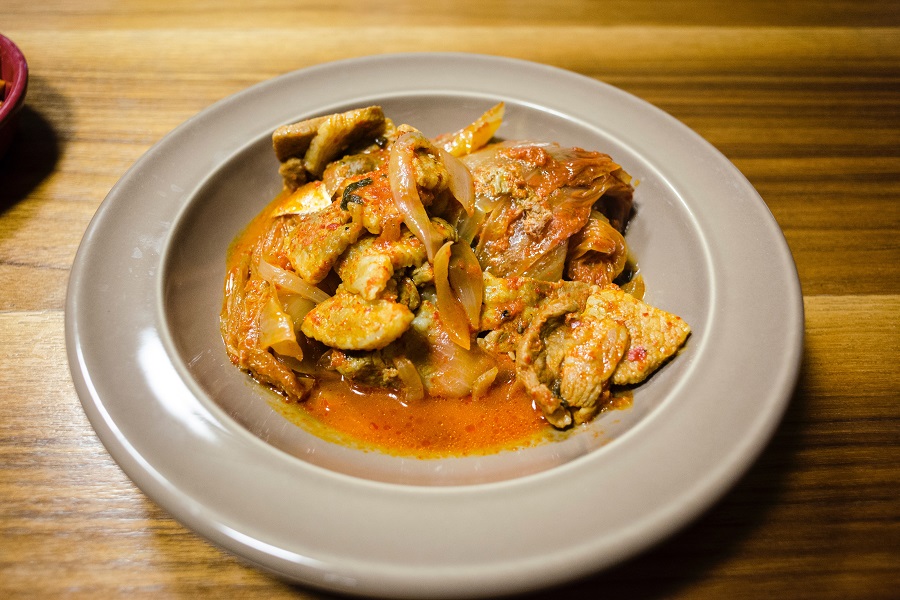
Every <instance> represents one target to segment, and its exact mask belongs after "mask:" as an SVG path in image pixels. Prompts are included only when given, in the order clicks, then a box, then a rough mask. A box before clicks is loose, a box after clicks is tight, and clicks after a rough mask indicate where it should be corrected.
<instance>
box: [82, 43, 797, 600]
mask: <svg viewBox="0 0 900 600" xmlns="http://www.w3.org/2000/svg"><path fill="white" fill-rule="evenodd" d="M499 100H503V101H504V102H506V104H507V116H506V120H505V123H504V125H503V127H502V128H501V130H500V132H499V135H500V136H501V137H505V138H532V139H540V140H547V141H558V142H561V143H563V144H570V145H579V146H582V147H585V148H589V149H596V150H601V151H604V152H607V153H609V154H611V155H612V156H613V158H614V159H616V160H617V161H618V162H619V163H620V164H622V165H623V166H624V167H625V168H626V170H627V171H629V172H630V173H631V174H632V175H633V176H635V177H636V178H638V179H639V180H640V185H639V187H638V188H637V193H636V197H635V201H636V205H637V213H636V216H635V218H634V220H633V221H632V224H631V227H630V229H629V233H628V240H629V245H630V247H631V248H632V249H633V250H634V252H635V254H636V255H637V256H638V259H639V262H640V266H641V269H642V272H643V274H644V277H645V279H646V282H647V286H648V294H647V300H648V301H649V302H650V303H652V304H655V305H657V306H660V307H661V308H664V309H666V310H669V311H671V312H674V313H676V314H679V315H681V316H683V317H684V318H685V319H686V320H687V321H688V322H689V323H690V324H691V325H692V327H693V334H692V336H691V338H690V340H689V342H688V345H687V348H686V349H685V351H684V352H682V354H681V355H680V356H678V357H677V359H676V360H674V361H672V362H670V363H669V364H668V365H666V366H665V367H664V368H663V369H662V370H661V371H660V372H659V373H657V374H656V375H655V376H654V377H653V378H651V380H650V381H648V382H646V383H645V384H644V385H643V386H641V387H640V388H639V389H638V391H637V392H636V393H635V395H634V406H633V408H631V409H629V410H625V411H614V412H610V413H605V414H603V415H601V417H600V418H599V419H597V420H596V421H595V422H594V423H593V424H592V425H591V426H590V427H588V428H586V429H585V431H582V432H579V433H578V434H577V435H573V436H571V437H570V438H569V439H567V440H565V441H562V442H558V443H551V444H546V445H543V446H540V447H536V448H530V449H527V450H523V451H519V452H506V453H501V454H497V455H492V456H486V457H469V458H458V459H444V460H415V459H411V458H399V457H391V456H386V455H382V454H379V453H377V452H363V451H360V450H355V449H352V448H349V447H344V446H339V445H335V444H332V443H328V442H325V441H323V440H321V439H319V438H317V437H315V436H313V435H311V434H310V433H308V432H307V431H305V430H304V429H302V428H300V427H297V426H295V425H293V424H291V423H289V422H288V421H286V420H285V419H283V418H282V417H281V416H279V415H278V413H276V412H275V411H274V410H273V409H272V407H271V397H270V395H269V394H268V393H267V392H266V391H265V390H262V389H261V388H260V387H259V386H257V385H256V384H254V383H252V382H251V381H250V380H249V378H248V377H247V376H246V375H244V374H242V373H240V372H239V371H238V370H237V369H235V368H234V367H232V366H231V364H230V363H229V362H228V359H227V357H226V355H225V352H224V349H223V346H222V343H221V339H220V338H219V335H218V329H217V327H218V323H217V317H218V312H219V307H220V303H221V284H222V280H223V277H224V257H225V251H226V247H227V245H228V242H229V241H230V240H231V239H232V238H233V237H234V236H235V235H236V234H237V233H238V232H239V231H240V230H241V228H242V227H243V226H244V225H245V224H246V223H247V222H248V221H249V220H250V218H251V217H252V216H253V215H254V214H255V213H256V212H257V211H258V210H260V208H261V207H262V206H263V205H264V204H265V203H266V202H268V200H270V199H271V198H272V197H273V196H274V195H275V193H276V192H277V191H278V189H279V186H280V180H279V178H278V175H277V172H276V168H277V164H276V162H275V158H274V156H273V155H272V151H271V146H270V136H271V132H272V131H273V130H274V129H275V127H277V126H278V125H280V124H283V123H287V122H291V121H295V120H298V119H301V118H306V117H309V116H313V115H316V114H322V113H329V112H334V111H338V110H346V109H348V108H351V107H356V106H362V105H367V104H374V103H378V104H381V105H382V106H384V108H385V112H386V113H387V114H388V115H389V116H390V117H392V118H393V119H394V120H395V121H396V122H398V123H399V122H409V123H411V124H414V125H416V126H418V127H420V128H421V129H423V130H424V131H425V133H427V134H429V135H434V134H437V133H440V132H443V131H449V130H453V129H456V128H458V127H460V126H462V125H463V124H466V123H468V122H470V121H471V120H472V119H474V118H475V117H476V116H478V115H479V114H480V113H481V112H482V111H483V110H485V109H486V108H488V107H489V106H491V105H492V104H494V103H495V102H497V101H499ZM66 336H67V338H66V339H67V344H68V352H69V360H70V366H71V370H72V375H73V378H74V381H75V385H76V388H77V390H78V393H79V395H80V397H81V400H82V403H83V405H84V409H85V411H86V413H87V415H88V417H89V418H90V420H91V423H92V424H93V426H94V428H95V429H96V431H97V434H98V436H99V437H100V438H101V440H102V441H103V443H104V444H105V445H106V447H107V448H108V450H109V452H110V454H111V455H112V456H113V457H114V458H115V460H116V461H117V462H118V463H119V464H120V465H121V467H122V469H123V470H124V471H125V472H126V473H127V474H128V475H129V476H130V477H131V478H132V479H133V480H134V481H135V483H136V484H137V485H138V486H140V488H141V489H142V490H143V491H144V492H145V493H146V494H147V495H148V496H149V497H150V498H152V499H153V500H154V501H156V502H157V503H158V504H159V505H160V506H162V507H163V508H165V509H166V510H168V511H169V512H170V513H171V514H172V515H173V516H174V517H175V518H177V519H178V520H180V521H181V522H182V523H184V524H185V525H187V526H188V527H190V528H192V529H194V530H195V531H196V532H198V533H199V534H200V535H202V536H204V537H206V538H207V539H209V540H211V541H212V542H214V543H216V544H218V545H219V546H221V547H224V548H226V549H228V550H230V551H232V552H234V553H236V554H237V555H239V556H241V557H243V558H244V559H246V560H248V561H250V562H251V563H254V564H256V565H258V566H261V567H263V568H265V569H267V570H269V571H271V572H274V573H277V574H279V575H281V576H283V577H286V578H288V579H290V580H293V581H297V582H301V583H305V584H308V585H312V586H317V587H321V588H325V589H330V590H335V591H340V592H347V593H355V594H367V595H375V596H394V597H419V598H423V597H463V596H484V595H491V594H500V593H510V592H520V591H525V590H532V589H535V588H539V587H543V586H548V585H552V584H557V583H560V582H563V581H565V580H569V579H572V578H576V577H580V576H584V575H586V574H589V573H591V572H594V571H597V570H599V569H602V568H604V567H607V566H609V565H611V564H613V563H616V562H618V561H621V560H623V559H625V558H627V557H630V556H632V555H634V554H635V553H637V552H639V551H641V550H642V549H645V548H647V547H648V546H650V545H651V544H653V543H655V542H657V541H659V540H660V539H662V538H663V537H665V536H667V535H669V534H670V533H672V532H673V531H675V530H676V529H678V528H679V527H681V526H683V525H684V524H686V523H687V522H688V521H689V520H691V519H692V518H694V517H695V516H696V515H698V514H699V513H700V512H701V511H703V510H704V509H706V508H707V507H709V506H710V505H711V504H712V503H713V502H714V501H715V500H716V499H718V498H719V497H720V496H721V495H722V494H723V493H724V492H725V491H726V490H727V489H728V488H729V487H730V486H731V485H732V484H733V483H734V482H735V481H736V480H737V478H738V477H740V475H741V474H742V473H743V472H744V471H745V470H746V469H747V467H748V466H749V465H750V464H751V462H752V461H753V460H754V458H755V457H756V456H757V455H758V453H759V452H760V451H761V449H762V447H763V446H764V445H765V443H766V442H767V441H768V439H769V437H770V435H771V434H772V432H773V430H774V428H775V426H776V424H777V422H778V421H779V419H780V417H781V415H782V413H783V410H784V408H785V405H786V404H787V401H788V399H789V397H790V394H791V392H792V389H793V387H794V385H795V382H796V377H797V373H798V369H799V363H800V358H801V351H802V342H803V308H802V300H801V295H800V289H799V284H798V280H797V274H796V270H795V267H794V264H793V261H792V258H791V255H790V252H789V250H788V248H787V245H786V244H785V241H784V238H783V236H782V233H781V231H780V229H779V228H778V226H777V224H776V223H775V221H774V219H773V218H772V216H771V214H770V213H769V211H768V210H767V208H766V206H765V204H764V203H763V201H762V200H761V199H760V197H759V196H758V195H757V193H756V192H755V191H754V189H753V188H752V187H751V186H750V184H749V183H748V182H747V181H746V180H745V179H744V177H743V176H742V175H741V174H740V173H739V172H738V171H737V169H736V168H735V167H734V166H733V165H732V164H731V163H729V162H728V161H727V160H726V159H725V158H724V157H723V156H722V155H721V154H720V153H718V152H717V151H716V150H715V149H714V148H712V147H711V146H710V145H709V144H708V143H706V142H705V141H704V140H702V139H701V138H700V137H699V136H697V135H696V134H695V133H693V132H692V131H690V130H689V129H688V128H687V127H685V126H683V125H682V124H680V123H679V122H677V121H676V120H675V119H673V118H671V117H670V116H668V115H666V114H665V113H663V112H661V111H660V110H658V109H656V108H654V107H652V106H650V105H648V104H647V103H645V102H643V101H641V100H639V99H637V98H635V97H633V96H630V95H628V94H626V93H624V92H622V91H619V90H617V89H615V88H612V87H610V86H607V85H604V84H602V83H598V82H597V81H594V80H592V79H588V78H585V77H582V76H579V75H576V74H573V73H569V72H566V71H561V70H558V69H555V68H550V67H546V66H542V65H537V64H533V63H526V62H521V61H514V60H508V59H502V58H496V57H486V56H473V55H458V54H417V55H386V56H376V57H371V58H364V59H356V60H351V61H345V62H339V63H332V64H326V65H322V66H318V67H315V68H310V69H305V70H302V71H298V72H295V73H291V74H288V75H285V76H282V77H279V78H277V79H274V80H271V81H268V82H265V83H262V84H260V85H257V86H255V87H253V88H250V89H248V90H246V91H244V92H242V93H239V94H237V95H235V96H232V97H230V98H228V99H226V100H223V101H222V102H219V103H217V104H215V105H214V106H212V107H210V108H209V109H207V110H205V111H203V112H202V113H200V114H199V115H197V116H196V117H194V118H193V119H191V120H189V121H188V122H186V123H185V124H183V125H182V126H180V127H179V128H177V129H176V130H175V131H173V132H172V133H171V134H169V135H168V136H167V137H165V138H164V139H163V140H162V141H161V142H159V143H158V144H157V145H156V146H154V147H153V148H152V149H151V150H150V151H149V152H147V154H146V155H145V156H143V157H142V158H141V159H140V160H139V161H138V162H137V164H135V165H134V167H133V168H132V169H131V170H129V171H128V173H127V174H126V175H125V176H124V177H123V178H122V180H121V181H120V182H119V183H118V184H117V185H116V186H115V187H114V188H113V190H112V191H111V192H110V194H109V196H108V197H107V198H106V200H105V201H104V202H103V204H102V205H101V207H100V209H99V210H98V212H97V214H96V216H95V218H94V220H93V222H92V223H91V225H90V227H89V228H88V230H87V233H86V234H85V237H84V240H83V242H82V245H81V247H80V249H79V251H78V255H77V257H76V260H75V264H74V266H73V269H72V274H71V279H70V285H69V295H68V300H67V314H66Z"/></svg>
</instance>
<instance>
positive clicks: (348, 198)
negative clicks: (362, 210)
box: [341, 177, 372, 210]
mask: <svg viewBox="0 0 900 600" xmlns="http://www.w3.org/2000/svg"><path fill="white" fill-rule="evenodd" d="M371 184H372V178H371V177H366V178H365V179H360V180H359V181H354V182H353V183H351V184H349V185H348V186H347V187H345V188H344V193H343V194H342V195H341V210H347V204H349V203H350V202H353V203H354V204H362V203H363V199H362V198H360V197H359V196H357V195H356V194H354V193H353V192H355V191H356V190H358V189H360V188H364V187H366V186H367V185H371Z"/></svg>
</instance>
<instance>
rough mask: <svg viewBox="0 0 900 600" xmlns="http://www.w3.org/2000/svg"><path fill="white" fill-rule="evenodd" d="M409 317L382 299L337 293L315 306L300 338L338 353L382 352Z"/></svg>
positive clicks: (404, 327)
mask: <svg viewBox="0 0 900 600" xmlns="http://www.w3.org/2000/svg"><path fill="white" fill-rule="evenodd" d="M413 317H414V315H413V313H412V311H411V310H409V308H408V307H406V306H404V305H403V304H398V303H397V302H392V301H390V300H385V299H376V300H366V299H365V298H363V297H362V296H359V295H357V294H351V293H348V292H345V291H340V290H339V291H338V293H337V294H335V295H334V296H332V297H331V298H329V299H328V300H325V301H324V302H321V303H319V304H318V305H316V307H315V308H314V309H312V310H311V311H310V312H309V313H308V314H307V315H306V317H305V318H304V319H303V324H302V325H301V327H300V329H301V331H303V333H304V335H306V336H307V337H311V338H314V339H317V340H319V341H320V342H322V343H323V344H325V345H326V346H330V347H332V348H340V349H341V350H376V349H378V348H384V347H385V346H387V345H388V344H390V343H391V342H393V341H394V340H396V339H397V338H399V337H400V336H401V335H403V333H404V332H405V331H406V330H407V329H408V328H409V324H410V323H411V322H412V320H413Z"/></svg>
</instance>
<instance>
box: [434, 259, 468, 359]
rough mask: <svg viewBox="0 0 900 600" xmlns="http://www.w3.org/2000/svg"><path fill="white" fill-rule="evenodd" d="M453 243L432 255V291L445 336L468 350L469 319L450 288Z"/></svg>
mask: <svg viewBox="0 0 900 600" xmlns="http://www.w3.org/2000/svg"><path fill="white" fill-rule="evenodd" d="M452 246H453V242H447V243H445V244H444V245H443V246H441V249H440V250H438V251H437V254H435V255H434V289H435V292H436V293H437V307H438V312H439V313H440V315H441V321H442V322H443V323H444V327H445V329H446V330H447V335H449V336H450V339H451V340H452V341H453V342H454V343H455V344H457V345H458V346H460V347H462V348H465V349H466V350H468V349H469V344H470V340H469V317H468V316H467V315H466V311H465V309H464V308H463V305H462V303H461V302H460V301H459V299H458V298H457V297H456V294H454V293H453V290H452V289H451V287H450V279H449V270H450V249H451V247H452Z"/></svg>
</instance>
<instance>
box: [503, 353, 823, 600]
mask: <svg viewBox="0 0 900 600" xmlns="http://www.w3.org/2000/svg"><path fill="white" fill-rule="evenodd" d="M806 352H807V351H804V360H803V366H802V367H801V372H800V380H799V384H798V386H797V389H796V390H795V392H794V394H793V397H792V398H791V402H790V405H789V406H788V408H787V411H786V412H785V415H784V418H783V419H782V421H781V423H780V424H779V426H778V428H777V429H776V431H775V434H774V435H773V437H772V440H771V441H770V442H769V444H768V445H767V446H766V448H765V450H764V451H763V452H762V454H761V455H760V456H759V458H758V459H757V460H756V462H755V463H754V464H753V465H752V466H751V467H750V469H749V470H748V472H747V473H746V474H745V475H744V476H743V477H742V478H741V479H740V480H739V481H738V483H737V484H736V485H735V486H734V488H732V489H731V491H729V492H728V493H727V494H726V495H725V496H724V497H723V498H722V499H721V500H720V501H719V502H717V503H716V504H715V505H713V507H712V508H710V509H709V510H708V511H707V512H706V513H704V514H703V515H701V516H700V517H699V518H698V519H697V520H696V521H694V522H693V523H692V524H690V525H688V526H687V527H685V529H683V530H682V531H680V532H679V533H676V534H675V535H673V536H672V537H671V538H669V539H668V540H666V541H664V542H662V543H661V544H660V545H658V546H655V547H654V548H652V549H650V550H648V551H646V552H644V553H643V554H640V555H638V556H637V557H635V558H632V559H631V560H628V561H626V562H625V563H623V564H621V565H618V566H616V567H613V568H611V569H609V570H607V571H604V572H602V573H600V574H598V575H595V576H592V577H589V578H586V579H582V580H579V581H577V582H575V583H571V584H568V585H564V586H561V587H557V588H551V589H548V590H545V591H542V592H539V593H534V594H527V595H521V596H517V597H516V598H517V599H518V600H550V599H552V598H560V597H564V598H570V599H572V598H574V599H580V598H592V599H593V598H597V597H599V596H602V597H603V598H604V599H606V600H610V599H612V600H615V599H619V598H628V599H632V598H670V597H673V596H676V595H678V593H679V591H680V590H682V589H683V588H687V587H689V586H691V585H694V584H697V583H698V582H700V581H703V580H705V579H710V580H712V579H713V578H715V577H717V576H716V575H715V574H714V573H713V572H714V571H715V569H716V567H717V565H719V564H721V563H722V562H724V561H727V560H728V559H729V558H731V557H733V556H734V555H735V554H736V553H737V552H739V551H740V547H741V545H742V543H743V542H745V541H746V540H747V538H748V537H750V536H751V535H752V534H753V532H754V531H756V530H757V529H758V528H759V527H760V525H761V524H762V523H763V522H765V520H766V517H767V514H768V513H769V511H770V510H772V509H773V508H774V507H775V506H776V505H778V503H779V502H780V501H781V499H782V498H783V496H784V493H785V488H786V482H787V479H788V477H789V475H790V473H791V471H792V470H793V468H794V466H795V464H796V459H797V455H798V453H799V451H800V450H801V449H802V441H801V440H802V437H803V436H802V433H803V429H804V422H805V421H806V420H807V419H806V415H807V414H808V411H809V407H808V403H807V399H806V397H805V394H804V393H803V391H802V390H804V389H805V388H807V387H808V385H807V383H806V382H807V381H808V377H807V372H806V365H807V364H808V355H807V354H806Z"/></svg>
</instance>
